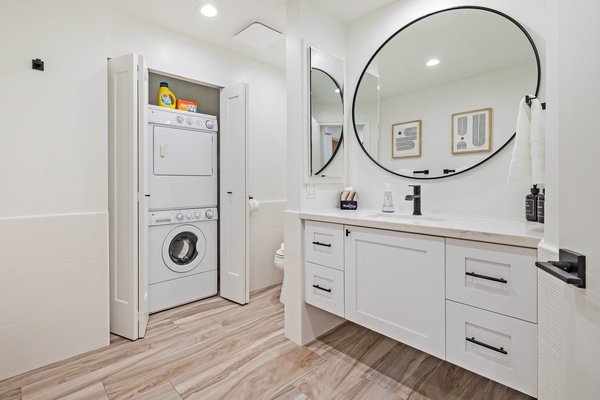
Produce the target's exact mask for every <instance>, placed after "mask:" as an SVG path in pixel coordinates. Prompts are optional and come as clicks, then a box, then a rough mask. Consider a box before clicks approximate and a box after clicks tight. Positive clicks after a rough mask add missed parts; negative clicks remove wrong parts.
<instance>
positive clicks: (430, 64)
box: [425, 58, 440, 67]
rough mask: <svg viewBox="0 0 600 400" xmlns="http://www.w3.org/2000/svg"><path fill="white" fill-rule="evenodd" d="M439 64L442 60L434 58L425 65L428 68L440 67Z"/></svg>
mask: <svg viewBox="0 0 600 400" xmlns="http://www.w3.org/2000/svg"><path fill="white" fill-rule="evenodd" d="M439 63H440V60H437V59H435V58H432V59H431V60H429V61H427V62H426V63H425V65H427V66H428V67H433V66H434V65H438V64H439Z"/></svg>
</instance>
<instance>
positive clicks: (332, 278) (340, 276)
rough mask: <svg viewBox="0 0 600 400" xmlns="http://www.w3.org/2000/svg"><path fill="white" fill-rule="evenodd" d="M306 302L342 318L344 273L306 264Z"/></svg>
mask: <svg viewBox="0 0 600 400" xmlns="http://www.w3.org/2000/svg"><path fill="white" fill-rule="evenodd" d="M305 274H306V276H305V282H306V288H305V293H306V302H307V303H308V304H312V305H313V306H315V307H319V308H321V309H323V310H325V311H329V312H330V313H332V314H335V315H339V316H340V317H344V272H343V271H340V270H337V269H333V268H329V267H324V266H322V265H317V264H313V263H310V262H307V263H306V268H305Z"/></svg>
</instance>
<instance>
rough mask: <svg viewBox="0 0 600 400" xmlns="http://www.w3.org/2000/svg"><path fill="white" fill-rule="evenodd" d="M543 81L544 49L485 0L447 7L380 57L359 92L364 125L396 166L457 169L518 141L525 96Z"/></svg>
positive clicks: (362, 132) (430, 173)
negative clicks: (478, 4)
mask: <svg viewBox="0 0 600 400" xmlns="http://www.w3.org/2000/svg"><path fill="white" fill-rule="evenodd" d="M539 83H540V60H539V55H538V52H537V49H536V47H535V44H534V43H533V40H532V39H531V37H530V36H529V34H528V33H527V31H526V30H525V29H524V28H523V27H522V26H521V25H519V23H517V22H516V21H515V20H514V19H512V18H510V17H509V16H507V15H505V14H503V13H500V12H498V11H495V10H492V9H488V8H484V7H472V6H467V7H456V8H451V9H447V10H442V11H438V12H435V13H432V14H429V15H426V16H424V17H421V18H419V19H417V20H415V21H413V22H411V23H409V24H408V25H406V26H404V27H403V28H401V29H400V30H398V31H397V32H396V33H395V34H394V35H392V36H391V37H390V38H389V39H388V40H387V41H386V42H385V43H383V45H382V46H381V47H380V48H379V49H378V50H377V51H376V52H375V54H374V55H373V56H372V57H371V59H370V60H369V62H368V64H367V66H366V67H365V69H364V71H363V73H362V74H361V77H360V79H359V81H358V85H357V89H356V92H355V94H354V102H353V105H352V117H353V123H354V129H355V133H356V136H357V138H358V140H359V142H360V144H361V147H362V149H363V150H364V151H365V153H366V154H367V155H368V156H369V158H371V160H373V161H374V162H375V163H377V164H378V165H379V166H380V167H381V168H383V169H385V170H386V171H388V172H391V173H393V174H396V175H399V176H403V177H407V178H413V179H437V178H444V177H448V176H451V175H455V174H458V173H461V172H464V171H467V170H469V169H472V168H474V167H476V166H478V165H480V164H482V163H483V162H485V161H486V160H488V159H490V158H491V157H492V156H493V155H494V154H496V153H498V151H500V150H501V149H502V148H503V147H505V146H506V145H507V144H508V143H509V142H510V140H511V139H512V138H513V137H514V132H515V125H516V120H517V113H518V108H519V102H520V101H521V99H523V97H525V96H526V95H528V94H535V95H537V94H538V89H539Z"/></svg>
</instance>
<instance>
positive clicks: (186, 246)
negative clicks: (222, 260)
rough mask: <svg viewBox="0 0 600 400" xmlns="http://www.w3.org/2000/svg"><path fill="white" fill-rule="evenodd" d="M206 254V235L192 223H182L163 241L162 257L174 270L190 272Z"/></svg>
mask: <svg viewBox="0 0 600 400" xmlns="http://www.w3.org/2000/svg"><path fill="white" fill-rule="evenodd" d="M205 254H206V237H205V236H204V234H203V233H202V231H201V230H200V229H198V228H196V227H195V226H192V225H180V226H178V227H176V228H175V229H173V230H172V231H171V232H169V234H168V235H167V237H166V238H165V241H164V242H163V248H162V258H163V261H164V262H165V265H166V266H167V267H168V268H169V269H170V270H171V271H174V272H188V271H191V270H193V269H194V268H196V267H197V266H198V265H200V263H201V262H202V259H203V258H204V255H205Z"/></svg>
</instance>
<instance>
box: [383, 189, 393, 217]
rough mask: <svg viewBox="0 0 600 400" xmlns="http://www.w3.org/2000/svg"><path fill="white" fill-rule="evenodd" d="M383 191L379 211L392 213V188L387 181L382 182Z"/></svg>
mask: <svg viewBox="0 0 600 400" xmlns="http://www.w3.org/2000/svg"><path fill="white" fill-rule="evenodd" d="M383 186H384V187H385V191H384V192H383V207H382V208H381V211H383V212H385V213H393V212H394V211H395V210H394V200H393V199H392V189H390V184H389V183H384V184H383Z"/></svg>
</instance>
